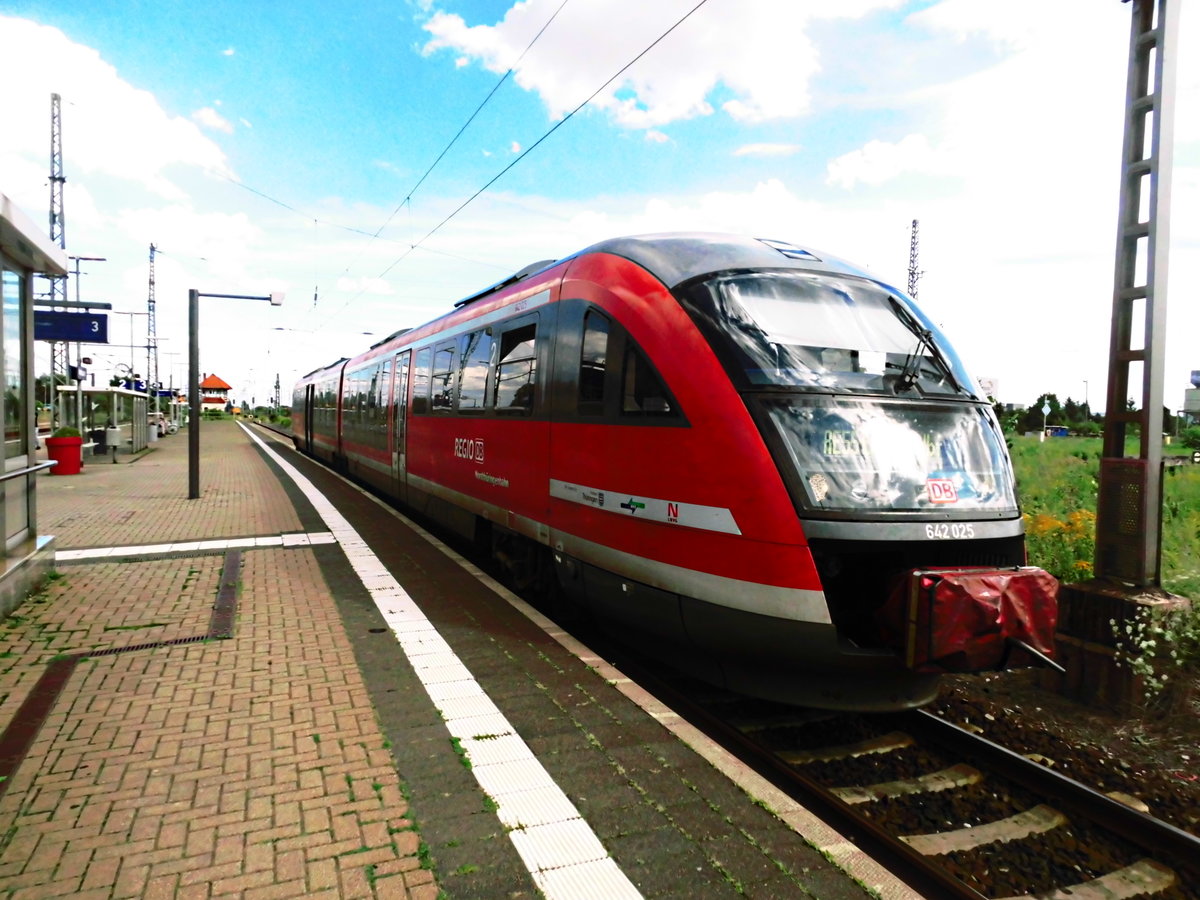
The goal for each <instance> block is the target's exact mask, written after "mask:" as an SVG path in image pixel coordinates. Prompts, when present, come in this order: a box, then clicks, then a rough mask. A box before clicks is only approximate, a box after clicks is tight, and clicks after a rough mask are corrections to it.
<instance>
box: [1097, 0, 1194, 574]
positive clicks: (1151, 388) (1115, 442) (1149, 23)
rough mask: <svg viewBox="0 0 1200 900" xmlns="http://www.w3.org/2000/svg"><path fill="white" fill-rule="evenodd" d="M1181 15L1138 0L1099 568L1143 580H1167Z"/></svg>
mask: <svg viewBox="0 0 1200 900" xmlns="http://www.w3.org/2000/svg"><path fill="white" fill-rule="evenodd" d="M1156 13H1157V14H1156ZM1178 20H1179V5H1178V4H1177V3H1173V2H1172V0H1134V2H1133V25H1132V29H1131V32H1130V38H1129V69H1128V80H1127V83H1126V96H1125V141H1124V146H1123V150H1122V154H1121V202H1120V212H1119V221H1118V223H1117V259H1116V275H1115V279H1114V280H1115V284H1114V287H1113V307H1112V310H1113V312H1112V333H1111V344H1110V349H1109V358H1108V402H1107V407H1106V409H1105V411H1104V417H1105V425H1104V455H1103V456H1102V457H1101V459H1100V497H1099V504H1098V508H1097V517H1096V574H1097V575H1098V576H1102V577H1103V576H1107V577H1109V578H1116V579H1118V580H1121V581H1126V582H1131V583H1133V584H1134V585H1137V586H1140V587H1150V586H1154V587H1157V586H1159V585H1160V584H1161V573H1160V565H1159V564H1160V555H1161V550H1162V538H1161V533H1160V532H1161V527H1160V526H1161V519H1162V426H1163V406H1162V400H1163V365H1164V357H1165V355H1166V352H1165V351H1166V319H1167V248H1168V244H1169V240H1168V238H1169V233H1170V196H1171V156H1172V141H1173V138H1174V133H1173V132H1174V118H1175V109H1174V100H1175V50H1176V44H1177V39H1178V24H1179V22H1178ZM1147 137H1149V141H1147ZM1143 211H1144V212H1145V218H1144V219H1143V218H1142V214H1143ZM1138 319H1140V320H1141V324H1140V327H1138V326H1137V325H1136V323H1137V321H1138ZM1139 339H1140V343H1141V346H1137V343H1138V341H1139ZM1131 365H1139V366H1141V372H1140V374H1141V379H1140V380H1141V385H1140V398H1132V399H1134V406H1135V408H1134V409H1127V408H1126V397H1128V396H1129V391H1131V390H1134V389H1135V388H1134V385H1132V384H1130V380H1131V379H1130V368H1131ZM1139 399H1140V406H1139V405H1138V401H1139ZM1129 425H1134V426H1136V427H1137V428H1138V430H1139V439H1140V440H1139V442H1140V445H1141V452H1140V454H1139V457H1138V458H1137V459H1132V458H1126V457H1125V437H1126V431H1127V427H1128V426H1129Z"/></svg>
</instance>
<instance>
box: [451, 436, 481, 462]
mask: <svg viewBox="0 0 1200 900" xmlns="http://www.w3.org/2000/svg"><path fill="white" fill-rule="evenodd" d="M454 455H455V456H457V457H458V458H459V459H470V460H474V461H475V462H480V463H481V462H483V441H481V440H479V439H478V438H455V439H454Z"/></svg>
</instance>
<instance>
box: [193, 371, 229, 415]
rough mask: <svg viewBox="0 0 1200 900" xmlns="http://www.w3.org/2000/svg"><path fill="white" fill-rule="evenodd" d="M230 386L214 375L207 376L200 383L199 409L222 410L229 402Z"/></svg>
mask: <svg viewBox="0 0 1200 900" xmlns="http://www.w3.org/2000/svg"><path fill="white" fill-rule="evenodd" d="M230 390H231V388H230V386H229V385H227V384H226V383H225V382H224V381H222V380H221V379H220V378H218V377H217V376H216V375H207V376H205V378H204V380H203V381H201V382H200V408H201V409H224V408H225V404H227V403H228V402H229V391H230Z"/></svg>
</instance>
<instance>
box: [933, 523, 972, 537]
mask: <svg viewBox="0 0 1200 900" xmlns="http://www.w3.org/2000/svg"><path fill="white" fill-rule="evenodd" d="M925 537H927V538H929V540H931V541H947V540H955V541H961V540H963V539H970V538H973V537H975V525H974V524H973V523H971V522H938V523H936V524H932V525H926V526H925Z"/></svg>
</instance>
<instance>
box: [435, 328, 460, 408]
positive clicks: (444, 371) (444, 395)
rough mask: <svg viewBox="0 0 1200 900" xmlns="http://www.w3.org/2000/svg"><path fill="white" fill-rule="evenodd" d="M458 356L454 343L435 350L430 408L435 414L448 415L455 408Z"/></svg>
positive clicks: (448, 342) (447, 343) (440, 346)
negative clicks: (455, 378)
mask: <svg viewBox="0 0 1200 900" xmlns="http://www.w3.org/2000/svg"><path fill="white" fill-rule="evenodd" d="M457 356H458V348H457V347H456V346H455V344H454V341H447V342H446V343H444V344H439V345H438V346H437V347H435V348H434V351H433V379H432V387H431V391H430V395H431V402H430V408H431V409H432V410H433V412H435V413H439V412H440V413H448V412H450V410H451V409H453V407H454V375H455V372H454V361H455V358H456V357H457Z"/></svg>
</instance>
